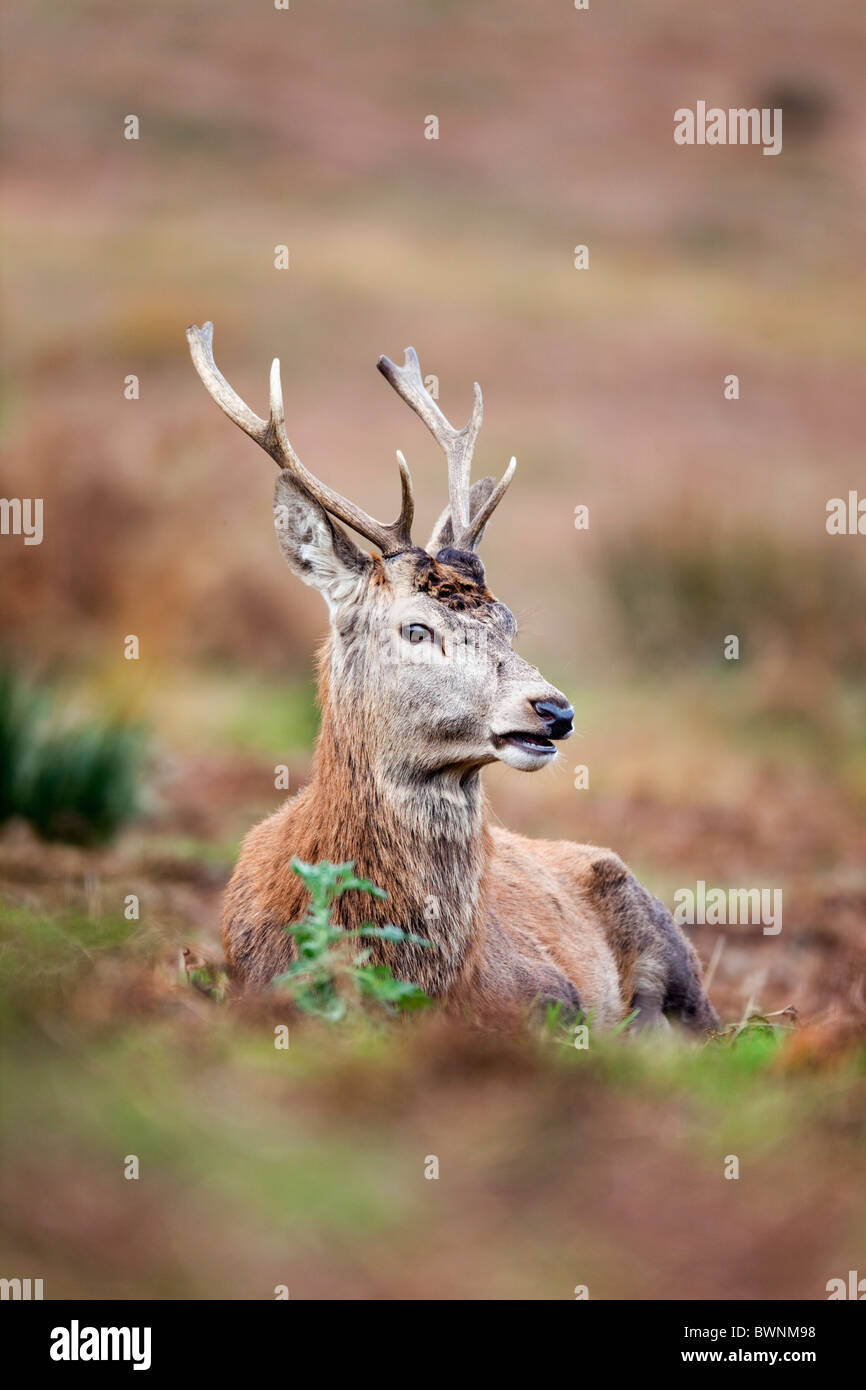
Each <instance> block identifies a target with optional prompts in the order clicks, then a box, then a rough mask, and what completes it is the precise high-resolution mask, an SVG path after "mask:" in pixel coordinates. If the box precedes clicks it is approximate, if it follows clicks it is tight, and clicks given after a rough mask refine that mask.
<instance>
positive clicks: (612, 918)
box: [187, 323, 718, 1032]
mask: <svg viewBox="0 0 866 1390" xmlns="http://www.w3.org/2000/svg"><path fill="white" fill-rule="evenodd" d="M187 336H188V339H189V345H190V351H191V353H192V359H193V362H194V363H195V366H196V369H197V371H198V373H199V376H200V377H201V379H202V381H203V382H204V384H205V386H206V387H207V389H208V391H209V392H210V394H211V396H212V397H213V399H214V400H215V401H216V403H217V405H218V406H219V407H220V409H221V410H223V411H224V412H225V414H226V415H228V417H229V419H230V420H233V421H234V422H235V424H236V425H239V426H240V428H241V429H242V430H244V431H245V432H246V433H247V434H248V435H249V436H250V437H251V438H252V439H254V440H255V441H256V443H257V444H259V445H260V446H261V447H262V448H263V449H264V450H265V452H266V453H268V454H270V456H271V458H272V459H273V460H274V461H275V463H276V464H277V467H278V468H279V470H280V472H279V476H278V478H277V484H276V500H275V505H274V515H275V523H276V531H277V539H278V541H279V545H280V549H281V550H282V553H283V556H284V557H285V559H286V561H287V563H288V565H289V567H290V569H292V570H294V572H295V574H297V575H298V577H299V578H300V579H302V580H303V581H304V582H305V583H306V584H311V585H313V587H315V588H317V589H318V590H319V591H320V592H321V593H322V595H323V597H324V599H325V602H326V603H327V605H328V609H329V612H330V633H329V636H328V639H327V641H326V643H325V645H324V647H323V648H322V651H321V655H320V661H319V673H320V674H319V695H320V701H321V710H322V722H321V730H320V733H319V737H318V742H317V744H316V753H315V762H314V767H313V772H312V778H311V780H310V782H309V784H308V785H307V786H306V787H305V788H304V790H303V791H302V792H300V793H299V795H298V796H295V797H293V798H291V799H290V800H288V801H287V802H286V803H285V805H284V806H283V807H282V808H281V809H280V810H279V811H277V812H276V813H275V814H274V815H272V816H270V817H269V818H268V819H267V820H265V821H263V822H262V824H261V825H258V826H256V827H255V829H254V830H252V831H251V832H250V833H249V835H248V836H247V837H246V839H245V841H244V844H243V849H242V851H241V856H240V859H239V861H238V864H237V867H236V869H235V872H234V875H233V877H232V879H231V882H230V884H229V886H228V889H227V892H226V897H225V906H224V913H223V941H224V945H225V950H226V955H227V957H228V963H229V970H230V974H231V976H232V978H233V980H234V981H235V982H236V983H237V984H238V985H246V986H249V987H252V988H262V987H264V986H266V985H267V984H268V982H269V981H270V980H271V979H272V978H273V977H274V976H275V975H277V974H279V973H281V972H282V971H284V970H285V969H286V968H287V966H288V965H289V963H290V962H291V959H292V952H293V945H292V939H291V937H290V936H289V935H288V934H287V933H286V931H285V927H286V925H287V924H289V923H292V922H296V921H298V920H299V919H300V917H302V916H303V912H304V909H305V903H306V889H305V887H304V885H303V883H302V881H301V880H300V879H299V877H298V876H297V875H296V874H295V873H294V872H293V871H292V868H291V861H292V858H293V856H297V857H298V858H300V859H302V860H305V861H307V862H308V863H315V862H318V861H319V860H323V859H328V860H331V861H332V862H343V861H345V860H349V859H351V860H354V861H355V864H356V866H357V872H358V873H360V874H363V875H364V876H365V877H367V878H369V879H371V880H372V881H373V882H374V883H376V884H378V885H379V886H381V887H382V888H384V889H386V890H387V893H388V898H387V901H379V900H374V899H371V898H370V897H369V896H368V895H366V894H362V893H359V892H351V893H346V894H344V896H343V897H341V898H340V899H339V901H338V903H337V905H336V908H335V910H336V912H337V915H338V920H339V921H340V922H341V923H342V925H343V926H345V927H348V928H352V927H357V926H359V925H360V924H361V923H362V922H364V921H367V920H371V921H373V922H376V923H378V924H379V925H384V924H385V923H386V922H392V923H394V924H395V925H397V926H399V927H401V928H403V930H404V931H406V932H407V933H412V934H414V935H417V936H421V937H424V938H426V940H427V941H428V943H429V944H428V945H427V946H419V945H418V944H416V943H413V942H411V941H396V942H395V941H386V940H385V941H381V942H379V941H377V942H376V949H377V951H378V953H379V959H380V960H382V961H384V962H386V963H387V964H388V965H389V967H390V968H391V970H392V971H393V973H394V974H395V975H396V976H398V977H400V978H402V979H405V980H410V981H412V982H413V983H415V984H417V985H419V986H420V987H421V988H422V989H423V990H425V991H426V992H427V993H428V994H429V995H431V996H433V997H434V998H436V999H437V1000H440V1001H442V1002H443V1003H445V1004H446V1005H447V1006H448V1007H449V1008H451V1009H455V1010H458V1011H460V1012H462V1013H464V1014H468V1015H469V1016H470V1017H471V1018H473V1019H475V1020H476V1021H478V1022H480V1023H482V1024H486V1025H487V1026H491V1025H492V1026H495V1023H496V1021H497V1019H501V1018H504V1017H505V1016H506V1015H507V1014H509V1013H511V1012H513V1011H514V1010H515V1009H525V1008H526V1007H527V1006H530V1005H533V1004H537V1003H538V1002H541V1003H542V1004H545V1003H546V1002H547V1001H560V1002H561V1003H562V1004H563V1005H564V1006H565V1007H566V1009H567V1010H568V1011H569V1013H570V1014H576V1013H577V1011H582V1012H583V1013H585V1014H590V1013H591V1015H592V1018H593V1021H594V1023H595V1024H596V1025H598V1026H609V1025H611V1024H614V1023H616V1022H618V1021H620V1020H622V1019H623V1018H624V1017H627V1016H628V1015H629V1014H630V1013H632V1012H634V1011H635V1010H637V1011H638V1012H637V1016H636V1018H637V1022H639V1023H642V1024H645V1023H657V1024H662V1023H663V1022H664V1020H665V1017H666V1016H668V1017H674V1018H678V1019H679V1020H681V1021H682V1022H683V1023H685V1024H686V1025H687V1026H689V1027H690V1028H691V1029H693V1030H694V1031H696V1032H702V1031H708V1030H712V1029H714V1028H716V1027H717V1026H718V1018H717V1016H716V1014H715V1012H714V1010H713V1008H712V1006H711V1004H710V1003H709V1001H708V999H707V997H706V994H705V993H704V990H703V987H702V984H701V972H700V965H699V962H698V958H697V955H696V953H695V951H694V949H693V947H692V946H691V944H690V943H689V941H688V940H687V939H686V937H685V936H684V935H683V934H682V933H681V932H680V931H679V929H678V928H677V927H676V926H675V925H674V923H673V922H672V920H671V918H670V916H669V915H668V913H667V912H666V910H665V909H664V908H663V907H662V905H661V904H660V903H659V902H657V901H656V900H655V899H654V898H653V897H651V896H650V894H649V893H647V892H646V890H645V889H644V888H642V887H641V885H640V884H639V883H638V882H637V880H636V879H635V878H634V877H633V876H632V874H631V873H630V872H629V870H628V869H627V868H626V867H625V865H624V864H623V863H622V861H621V860H620V859H618V858H617V856H616V855H615V854H613V853H612V852H611V851H610V850H607V849H597V848H595V847H594V846H591V845H577V844H571V843H569V842H567V841H555V842H551V841H538V840H529V839H525V838H524V837H523V836H522V835H513V834H512V833H511V832H510V831H508V830H503V829H500V828H499V827H498V826H496V825H491V824H490V820H489V818H488V814H487V807H486V803H485V796H484V792H483V790H482V786H481V778H480V773H481V770H482V768H483V767H484V766H485V764H487V763H492V762H494V761H495V760H497V759H498V760H499V761H500V762H504V763H508V765H509V766H510V767H514V768H516V769H517V770H518V771H520V772H534V771H535V770H536V769H538V768H540V767H544V766H545V765H546V764H548V763H549V762H550V761H551V760H552V759H553V758H554V757H555V756H556V749H555V747H554V743H555V741H556V740H558V739H563V738H567V737H568V735H569V734H570V733H571V732H572V719H573V710H572V708H571V705H570V704H569V702H568V700H567V699H566V697H565V696H564V695H563V694H562V692H561V691H559V690H556V689H554V687H553V686H551V685H549V684H548V683H547V681H545V680H544V679H543V677H542V676H541V675H540V674H539V672H538V671H536V670H535V669H534V667H532V666H530V665H528V663H527V662H525V661H523V660H522V659H521V658H520V657H519V656H518V655H517V654H516V653H515V652H514V651H513V650H512V645H511V644H512V640H513V638H514V635H515V631H516V623H515V620H514V618H513V617H512V615H511V613H510V612H509V610H508V609H507V608H506V607H505V606H504V604H502V603H499V602H498V601H497V599H495V598H494V596H493V594H492V593H491V592H490V590H489V589H488V587H487V583H486V580H485V574H484V567H483V565H482V563H481V560H480V559H479V558H478V555H477V554H476V551H477V548H478V545H479V542H480V541H481V538H482V536H483V534H484V529H485V527H486V525H487V523H488V522H489V520H490V517H491V515H492V513H493V511H494V509H495V507H496V506H497V505H498V503H499V502H500V500H501V498H502V496H503V494H504V492H505V490H506V488H507V487H508V484H509V483H510V481H511V478H512V475H513V473H514V467H515V461H514V460H513V459H512V460H511V463H510V465H509V467H508V469H507V471H506V473H505V475H504V476H503V478H502V479H501V480H500V481H499V482H498V483H496V482H495V480H494V479H493V478H484V479H483V480H481V481H480V482H476V483H475V484H474V485H472V486H471V487H470V482H469V477H470V467H471V463H472V452H473V447H474V444H475V440H476V437H477V435H478V431H479V429H480V427H481V412H482V406H481V391H480V389H479V387H478V386H477V385H476V387H475V404H474V407H473V410H472V414H471V417H470V419H469V422H468V424H466V425H465V426H464V428H463V429H459V430H458V429H454V427H453V426H452V425H450V424H449V422H448V421H447V420H446V418H445V416H444V415H443V414H442V412H441V410H440V409H439V406H438V405H437V404H436V402H435V401H434V400H433V398H432V397H431V396H430V394H429V393H428V392H427V390H426V389H425V386H424V382H423V378H422V376H421V371H420V368H419V365H418V358H417V356H416V354H415V352H414V350H413V349H412V348H407V349H406V357H405V362H404V364H403V366H402V367H398V366H395V364H394V363H393V362H391V361H389V359H388V358H387V357H380V359H379V363H378V367H379V371H380V372H382V374H383V376H385V378H386V379H387V381H388V382H389V383H390V384H391V386H393V387H394V389H395V391H396V392H397V394H398V395H399V396H400V397H401V398H402V399H403V400H404V401H405V402H406V404H407V405H409V406H411V408H412V409H413V410H414V411H415V413H416V414H417V415H419V416H420V418H421V419H422V420H423V422H424V424H425V425H426V426H427V427H428V429H430V430H431V431H432V433H433V435H434V436H435V438H436V440H437V441H438V443H439V444H440V445H441V447H442V449H443V450H444V451H445V455H446V458H447V461H448V498H449V500H448V505H447V507H446V508H445V510H444V511H443V513H442V515H441V516H440V518H439V520H438V522H437V523H436V526H435V528H434V530H433V534H432V536H431V538H430V540H429V541H428V543H427V546H426V547H425V548H424V549H423V550H422V549H421V548H420V547H419V546H417V545H415V544H414V542H413V541H412V536H411V526H412V517H413V512H414V501H413V494H412V482H411V479H410V476H409V470H408V469H407V467H406V463H405V460H404V459H403V456H402V454H399V453H398V455H397V457H398V460H399V468H400V479H401V484H402V505H401V508H400V515H399V517H398V518H397V520H396V521H394V522H391V523H390V524H389V525H385V524H383V523H382V522H380V521H376V520H375V519H374V518H373V517H371V516H369V515H368V514H367V513H366V512H364V511H362V510H361V509H360V507H357V506H356V505H355V504H354V503H352V502H349V501H347V499H346V498H344V497H341V496H340V495H339V493H336V492H333V491H332V490H331V489H330V488H329V487H327V486H326V485H325V484H324V483H322V482H320V481H319V479H318V478H316V477H314V476H313V474H312V473H310V472H308V470H307V469H306V468H305V467H304V465H303V464H302V463H301V461H300V459H299V458H298V457H297V455H296V453H295V451H294V449H293V448H292V446H291V444H290V443H289V440H288V437H287V435H286V427H285V420H284V415H283V401H282V389H281V385H280V368H279V361H278V360H276V361H274V363H273V366H272V368H271V379H270V417H269V419H267V420H262V419H260V418H259V417H258V416H257V415H255V414H253V412H252V411H251V410H250V409H249V407H248V406H247V405H246V404H245V403H244V402H243V401H242V400H241V398H240V397H239V396H238V395H237V394H236V392H235V391H234V390H233V389H232V387H231V386H229V384H228V382H227V381H226V380H225V378H224V377H223V376H222V374H221V372H220V371H219V370H218V368H217V366H216V364H215V363H214V358H213V325H212V324H210V323H206V324H205V326H204V328H196V327H192V328H190V329H189V330H188V334H187ZM334 519H336V521H337V522H343V523H344V524H345V525H346V526H347V527H350V528H351V529H352V530H353V531H355V532H356V533H357V534H358V535H360V536H363V537H365V538H366V540H368V541H372V542H373V544H374V545H375V546H376V547H377V549H378V551H379V552H380V553H379V554H375V555H371V554H368V553H367V552H366V551H365V550H362V549H360V548H359V547H358V546H357V545H356V544H355V542H354V541H353V540H352V539H350V537H349V536H348V534H347V533H346V531H344V530H343V529H342V527H341V526H339V525H336V524H335V520H334Z"/></svg>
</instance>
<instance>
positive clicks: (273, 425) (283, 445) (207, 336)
mask: <svg viewBox="0 0 866 1390" xmlns="http://www.w3.org/2000/svg"><path fill="white" fill-rule="evenodd" d="M186 336H187V341H188V343H189V350H190V354H191V356H192V360H193V363H194V365H195V369H196V371H197V372H198V374H199V376H200V377H201V379H202V381H203V383H204V385H205V387H206V389H207V391H208V394H209V395H210V396H212V397H213V399H214V400H215V401H216V403H217V405H218V406H219V408H220V410H222V411H223V413H224V414H226V415H227V416H228V417H229V419H230V420H233V421H234V423H235V424H236V425H239V426H240V428H241V429H242V430H243V431H244V433H245V434H248V435H249V436H250V438H251V439H254V440H255V441H256V443H257V444H258V445H260V447H261V448H262V449H264V451H265V453H266V454H269V455H270V457H271V458H272V459H273V460H274V462H275V463H276V465H277V467H278V468H280V469H285V470H287V471H288V472H289V473H291V474H292V475H293V477H295V478H297V480H298V482H299V483H301V484H302V485H303V487H304V488H305V489H306V490H307V492H308V493H309V494H310V496H311V497H313V498H315V500H316V501H317V502H318V503H319V504H320V505H321V506H322V507H324V509H325V511H326V512H330V514H331V515H332V516H335V517H337V518H338V520H340V521H343V522H345V523H346V525H347V526H351V528H352V530H353V531H357V532H358V534H359V535H360V536H364V537H366V539H367V540H368V541H372V542H373V544H374V545H377V546H378V547H379V549H380V550H381V552H382V554H383V555H385V556H388V555H397V554H399V553H400V551H403V550H409V549H410V548H411V546H412V519H413V516H414V511H415V501H414V496H413V492H412V479H411V477H410V475H409V469H408V468H407V467H406V460H405V459H404V458H403V455H402V454H399V453H398V455H397V460H398V466H399V469H400V488H401V493H402V501H401V505H400V515H399V516H398V517H397V520H396V521H392V522H391V523H390V524H387V525H386V523H385V522H383V521H377V520H376V519H375V517H372V516H370V515H369V514H368V513H367V512H365V511H362V510H361V508H360V507H356V506H355V504H354V502H350V501H349V500H348V498H346V497H342V496H341V495H340V493H339V492H334V491H333V490H332V489H331V488H329V487H327V486H326V484H325V483H323V482H320V480H319V479H318V478H316V477H315V476H314V475H313V474H312V473H311V472H310V471H309V469H307V468H305V467H304V465H303V464H302V463H301V460H300V459H299V458H298V456H297V454H296V453H295V451H294V449H293V448H292V446H291V444H290V443H289V439H288V436H287V434H286V421H285V415H284V412H283V388H282V383H281V381H280V359H279V358H278V357H275V358H274V360H273V362H272V364H271V376H270V416H269V418H268V419H267V420H262V419H261V417H260V416H258V415H256V414H255V412H254V411H252V410H250V408H249V406H248V405H247V404H246V402H245V401H243V400H241V398H240V396H239V395H238V394H237V392H236V391H235V390H234V389H233V387H231V386H229V383H228V382H227V381H226V379H225V377H224V376H223V374H222V372H221V371H220V370H219V368H218V367H217V365H216V363H215V362H214V356H213V324H212V323H206V324H204V326H203V327H202V328H198V327H196V325H195V324H192V325H191V326H190V327H189V328H188V329H187V330H186Z"/></svg>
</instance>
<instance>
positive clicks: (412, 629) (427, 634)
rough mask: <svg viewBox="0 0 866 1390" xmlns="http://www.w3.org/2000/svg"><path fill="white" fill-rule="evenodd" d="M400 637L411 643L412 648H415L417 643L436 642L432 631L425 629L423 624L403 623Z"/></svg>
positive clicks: (428, 628)
mask: <svg viewBox="0 0 866 1390" xmlns="http://www.w3.org/2000/svg"><path fill="white" fill-rule="evenodd" d="M402 636H403V637H405V639H406V641H407V642H411V643H412V644H413V646H417V644H418V643H419V642H435V641H436V637H435V635H434V632H433V629H432V628H430V627H427V626H426V625H425V624H424V623H405V624H404V626H403V629H402Z"/></svg>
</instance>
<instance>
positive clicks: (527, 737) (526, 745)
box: [499, 733, 556, 758]
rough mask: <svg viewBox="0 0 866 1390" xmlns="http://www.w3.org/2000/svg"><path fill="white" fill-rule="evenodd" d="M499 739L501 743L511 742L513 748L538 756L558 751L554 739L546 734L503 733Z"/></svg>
mask: <svg viewBox="0 0 866 1390" xmlns="http://www.w3.org/2000/svg"><path fill="white" fill-rule="evenodd" d="M499 741H500V743H510V744H511V746H512V748H519V749H520V750H521V751H522V752H524V753H532V754H534V755H535V757H538V758H541V757H545V756H547V755H548V754H550V753H555V752H556V749H555V748H554V746H553V740H552V739H549V738H547V736H546V735H545V734H523V733H512V734H503V735H502V736H501V738H500V740H499Z"/></svg>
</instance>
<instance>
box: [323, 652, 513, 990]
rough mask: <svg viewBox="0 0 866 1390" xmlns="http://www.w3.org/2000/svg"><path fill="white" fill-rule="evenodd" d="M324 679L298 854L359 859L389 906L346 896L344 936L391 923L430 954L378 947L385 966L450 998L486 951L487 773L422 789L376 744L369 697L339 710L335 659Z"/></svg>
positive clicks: (358, 867) (437, 779)
mask: <svg viewBox="0 0 866 1390" xmlns="http://www.w3.org/2000/svg"><path fill="white" fill-rule="evenodd" d="M324 656H325V660H324V661H323V662H322V665H321V668H320V681H319V695H320V702H321V708H322V725H321V731H320V733H319V739H318V743H317V745H316V756H315V762H314V767H313V777H312V781H311V783H310V785H309V786H308V787H307V788H306V790H305V792H304V794H303V800H304V803H305V812H306V814H305V816H304V818H303V820H302V822H301V824H300V825H298V826H297V827H296V829H297V830H299V831H300V834H299V835H298V836H297V839H296V843H297V844H298V848H297V851H296V852H297V854H298V855H299V857H300V858H301V859H304V860H306V861H307V862H308V863H315V862H317V861H319V860H322V859H329V860H330V861H331V862H336V863H342V862H344V861H346V860H349V859H351V860H354V862H355V871H356V873H358V874H360V875H361V876H362V877H364V878H368V879H370V881H371V882H372V883H374V884H376V886H377V887H379V888H384V889H385V890H386V892H387V893H388V898H387V899H385V900H382V899H377V898H374V897H372V896H370V895H369V894H365V893H345V894H343V896H342V897H341V898H340V899H338V901H337V903H336V904H335V907H334V914H335V918H336V920H338V921H339V922H340V923H341V924H342V925H343V926H346V927H357V926H360V925H361V924H362V923H364V922H374V923H375V924H376V925H379V926H384V925H385V924H386V923H392V924H393V925H394V926H396V927H400V928H401V929H402V930H403V931H406V932H412V933H413V934H415V935H417V936H421V937H424V938H425V939H426V940H427V941H429V942H430V943H431V944H430V945H429V946H426V947H424V946H417V945H413V944H411V943H406V942H376V943H374V947H375V949H374V956H375V958H377V959H379V960H381V961H385V962H386V963H387V964H388V965H389V966H390V968H391V969H392V971H393V972H394V974H395V975H396V976H397V977H398V978H401V979H406V980H411V981H412V982H413V983H415V984H418V985H420V986H421V988H422V989H424V990H425V992H426V993H428V994H430V995H431V996H432V997H434V998H441V997H442V996H443V995H444V994H445V993H447V992H448V991H449V990H450V989H451V987H452V986H453V985H454V984H455V982H456V981H457V980H458V979H459V977H460V976H461V975H462V974H463V973H464V971H465V970H466V968H467V966H468V965H469V964H470V963H471V961H472V960H473V958H474V956H475V954H476V952H478V951H479V950H480V947H481V943H482V939H483V923H484V921H485V909H486V889H487V873H488V863H489V859H490V855H491V844H490V835H489V831H488V828H487V823H486V814H485V802H484V796H483V792H482V789H481V783H480V780H479V775H478V773H477V772H476V773H474V774H473V775H472V776H471V777H469V778H467V779H465V780H464V781H461V779H460V778H459V777H458V776H457V775H456V774H450V773H443V774H439V775H436V776H430V777H425V778H423V779H422V778H419V777H418V776H417V774H413V773H412V771H411V770H410V769H401V768H400V766H399V765H398V764H395V763H392V762H391V761H390V759H389V757H388V754H387V750H386V749H384V748H381V747H378V746H377V744H376V741H375V740H374V739H371V737H370V729H371V727H372V726H371V724H370V723H369V722H368V720H367V717H366V713H367V712H366V711H365V707H364V699H363V692H361V694H360V698H356V693H355V692H353V693H352V696H351V698H348V697H347V698H345V699H344V700H343V701H341V702H340V706H339V707H338V708H335V705H334V702H333V699H332V693H331V679H330V677H329V671H328V667H329V660H328V653H327V651H326V652H325V653H324Z"/></svg>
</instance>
